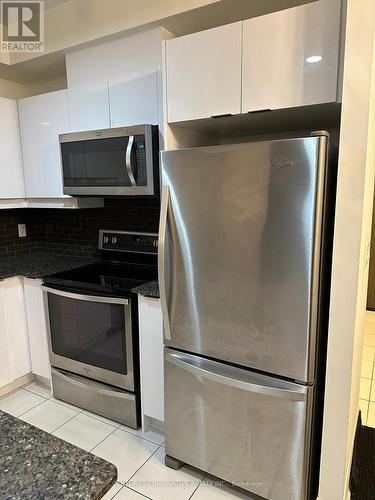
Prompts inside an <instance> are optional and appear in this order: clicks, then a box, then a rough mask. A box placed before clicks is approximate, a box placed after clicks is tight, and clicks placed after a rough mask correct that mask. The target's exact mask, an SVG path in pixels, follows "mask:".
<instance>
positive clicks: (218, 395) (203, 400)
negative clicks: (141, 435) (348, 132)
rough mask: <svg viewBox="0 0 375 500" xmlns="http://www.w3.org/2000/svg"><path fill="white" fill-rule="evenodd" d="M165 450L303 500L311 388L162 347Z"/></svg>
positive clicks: (274, 495) (251, 487)
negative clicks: (163, 352)
mask: <svg viewBox="0 0 375 500" xmlns="http://www.w3.org/2000/svg"><path fill="white" fill-rule="evenodd" d="M165 395H166V408H165V409H166V415H165V424H166V454H167V455H169V456H170V457H173V458H177V459H179V460H181V461H183V462H186V463H188V464H191V465H193V466H195V467H198V468H199V469H202V470H204V471H207V472H208V473H211V474H213V475H215V476H217V477H219V478H221V479H225V480H227V481H230V482H233V483H235V484H237V485H238V486H240V487H242V488H244V489H246V490H248V491H250V492H252V493H255V494H257V495H260V496H261V497H264V498H266V499H269V500H306V498H307V497H306V495H307V488H308V476H309V472H308V471H309V455H310V437H309V436H310V428H311V424H310V415H311V407H312V401H313V396H314V388H313V387H306V386H303V385H299V384H294V383H290V382H285V381H281V380H279V379H276V378H273V377H269V376H264V375H260V374H257V373H255V372H250V371H247V370H243V369H240V368H235V367H231V366H228V365H224V364H221V363H217V362H214V361H209V360H207V359H204V358H200V357H198V356H194V355H190V354H184V353H181V352H178V351H173V350H171V349H166V350H165Z"/></svg>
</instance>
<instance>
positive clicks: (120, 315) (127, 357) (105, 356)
mask: <svg viewBox="0 0 375 500" xmlns="http://www.w3.org/2000/svg"><path fill="white" fill-rule="evenodd" d="M157 246H158V237H157V235H156V234H151V233H146V234H145V233H133V232H124V231H106V230H102V231H100V232H99V249H100V250H101V261H100V262H98V263H95V264H91V265H88V266H84V267H80V268H77V269H74V270H71V271H67V272H61V273H57V274H53V275H51V276H48V277H46V278H44V283H43V293H44V300H45V310H46V315H47V325H48V334H49V335H48V337H49V338H48V342H49V355H50V362H51V379H52V389H53V394H54V396H55V397H56V398H58V399H61V400H63V401H66V402H68V403H72V404H74V405H77V406H79V407H81V408H84V409H86V410H89V411H92V412H94V413H97V414H99V415H102V416H105V417H108V418H111V419H112V420H115V421H117V422H121V423H123V424H125V425H128V426H130V427H134V428H137V427H138V426H139V423H140V408H139V405H140V386H139V349H138V306H137V295H136V294H135V293H133V292H132V289H133V288H134V287H136V286H138V285H141V284H143V283H145V282H147V281H151V280H154V279H156V278H157Z"/></svg>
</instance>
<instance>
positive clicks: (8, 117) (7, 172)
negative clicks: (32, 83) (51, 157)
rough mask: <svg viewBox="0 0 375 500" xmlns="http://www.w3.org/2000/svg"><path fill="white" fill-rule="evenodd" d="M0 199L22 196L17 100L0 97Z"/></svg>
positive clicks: (23, 187)
mask: <svg viewBox="0 0 375 500" xmlns="http://www.w3.org/2000/svg"><path fill="white" fill-rule="evenodd" d="M0 116H1V120H0V199H6V198H24V196H25V185H24V178H23V170H22V157H21V145H20V135H19V125H18V113H17V101H16V100H14V99H6V98H4V97H0Z"/></svg>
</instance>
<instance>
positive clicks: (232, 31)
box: [166, 22, 242, 122]
mask: <svg viewBox="0 0 375 500" xmlns="http://www.w3.org/2000/svg"><path fill="white" fill-rule="evenodd" d="M241 44H242V22H238V23H233V24H228V25H226V26H220V27H218V28H213V29H210V30H206V31H201V32H199V33H193V34H192V35H186V36H183V37H180V38H174V39H172V40H168V41H167V42H166V80H167V113H168V122H179V121H183V120H194V119H198V118H207V117H211V116H216V115H225V114H237V113H240V112H241Z"/></svg>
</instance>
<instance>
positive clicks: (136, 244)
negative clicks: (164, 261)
mask: <svg viewBox="0 0 375 500" xmlns="http://www.w3.org/2000/svg"><path fill="white" fill-rule="evenodd" d="M99 249H100V250H111V251H116V252H137V253H151V254H156V253H158V235H157V234H155V233H133V232H130V231H129V232H127V231H105V230H101V231H99Z"/></svg>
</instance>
